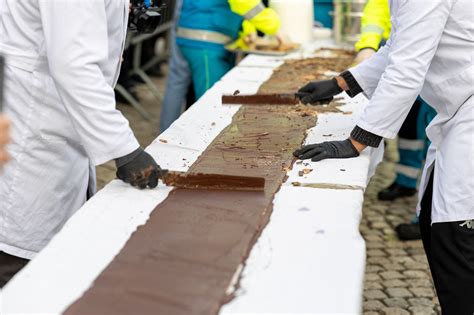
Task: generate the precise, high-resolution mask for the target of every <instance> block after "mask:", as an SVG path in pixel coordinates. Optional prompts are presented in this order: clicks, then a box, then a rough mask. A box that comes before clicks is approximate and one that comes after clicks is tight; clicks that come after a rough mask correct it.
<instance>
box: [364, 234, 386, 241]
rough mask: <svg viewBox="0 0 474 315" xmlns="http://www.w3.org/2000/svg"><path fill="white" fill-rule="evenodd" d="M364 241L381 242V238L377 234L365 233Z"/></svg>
mask: <svg viewBox="0 0 474 315" xmlns="http://www.w3.org/2000/svg"><path fill="white" fill-rule="evenodd" d="M364 239H365V241H366V242H382V241H383V238H382V237H380V236H378V235H366V236H364Z"/></svg>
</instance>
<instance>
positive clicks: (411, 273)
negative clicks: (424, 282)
mask: <svg viewBox="0 0 474 315" xmlns="http://www.w3.org/2000/svg"><path fill="white" fill-rule="evenodd" d="M403 274H404V275H405V276H406V277H407V279H408V278H426V277H428V274H427V273H426V272H425V271H422V270H407V271H404V272H403Z"/></svg>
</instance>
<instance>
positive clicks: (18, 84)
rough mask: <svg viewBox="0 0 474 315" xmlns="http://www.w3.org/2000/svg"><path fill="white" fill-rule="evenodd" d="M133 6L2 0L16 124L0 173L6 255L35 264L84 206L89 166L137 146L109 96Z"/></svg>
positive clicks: (107, 1)
mask: <svg viewBox="0 0 474 315" xmlns="http://www.w3.org/2000/svg"><path fill="white" fill-rule="evenodd" d="M128 5H129V1H128V0H80V1H77V0H61V1H57V0H21V1H19V0H0V53H2V54H4V55H5V56H6V64H7V68H6V75H7V78H6V91H5V111H6V114H7V115H8V116H9V117H10V118H11V120H12V121H13V130H12V138H13V143H12V145H11V146H10V147H9V151H10V153H11V155H12V161H11V162H10V163H9V164H8V165H7V166H6V168H5V169H4V173H3V174H1V175H0V251H4V252H7V253H9V254H12V255H15V256H20V257H24V258H33V257H34V255H35V254H36V253H37V252H38V251H40V250H41V249H42V248H43V247H44V246H45V245H46V244H47V243H48V242H49V240H50V239H51V238H52V237H53V236H54V234H55V233H57V232H58V231H59V230H60V229H61V227H62V226H63V224H64V223H65V222H66V221H67V220H68V218H69V217H70V216H71V215H72V214H73V213H74V212H75V211H76V210H77V209H79V208H80V207H81V206H82V205H83V203H84V202H85V201H86V195H87V190H88V187H89V188H90V187H95V182H94V181H95V174H94V171H93V169H94V168H93V166H95V165H99V164H102V163H104V162H106V161H109V160H112V159H114V158H118V157H121V156H124V155H126V154H128V153H131V152H132V151H134V150H136V149H137V148H138V147H139V144H138V142H137V140H136V138H135V136H134V135H133V132H132V131H131V129H130V127H129V124H128V121H127V120H126V119H125V118H124V117H123V116H122V114H121V113H120V112H119V111H118V110H116V108H115V98H114V91H113V87H114V85H115V84H116V81H117V77H118V74H119V69H120V63H121V57H122V52H123V44H124V40H125V35H126V31H127V19H128ZM89 179H92V180H91V181H89ZM84 233H87V231H84Z"/></svg>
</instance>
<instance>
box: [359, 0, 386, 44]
mask: <svg viewBox="0 0 474 315" xmlns="http://www.w3.org/2000/svg"><path fill="white" fill-rule="evenodd" d="M391 28H392V25H391V23H390V7H389V3H388V0H368V1H367V4H366V5H365V8H364V14H363V16H362V27H361V37H360V40H359V41H358V42H357V43H356V45H355V49H356V51H360V50H362V49H364V48H372V49H374V50H378V49H379V47H380V43H382V41H384V40H385V41H386V40H388V38H389V36H390V31H391Z"/></svg>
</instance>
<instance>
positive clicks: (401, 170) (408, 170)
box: [395, 164, 420, 179]
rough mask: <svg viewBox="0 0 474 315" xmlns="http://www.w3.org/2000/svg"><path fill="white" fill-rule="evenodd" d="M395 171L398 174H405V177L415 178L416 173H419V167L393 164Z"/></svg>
mask: <svg viewBox="0 0 474 315" xmlns="http://www.w3.org/2000/svg"><path fill="white" fill-rule="evenodd" d="M395 172H397V173H398V174H402V175H405V176H406V177H410V178H414V179H417V178H418V174H420V169H418V168H416V167H410V166H406V165H401V164H397V165H395Z"/></svg>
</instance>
